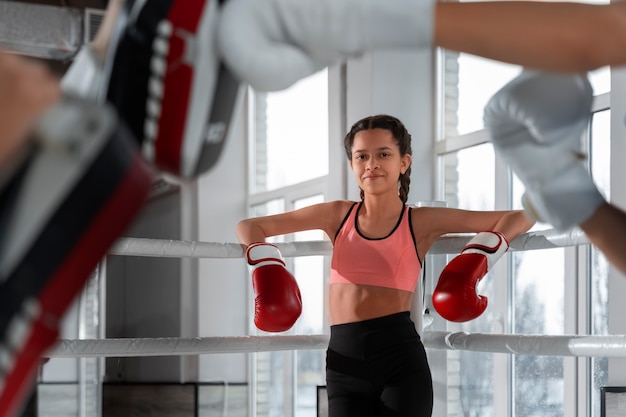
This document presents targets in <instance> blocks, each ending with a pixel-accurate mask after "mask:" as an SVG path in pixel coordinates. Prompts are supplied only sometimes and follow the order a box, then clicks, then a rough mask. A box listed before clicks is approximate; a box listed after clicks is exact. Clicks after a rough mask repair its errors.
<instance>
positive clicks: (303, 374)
mask: <svg viewBox="0 0 626 417" xmlns="http://www.w3.org/2000/svg"><path fill="white" fill-rule="evenodd" d="M323 201H324V196H322V195H316V196H313V197H309V198H305V199H301V200H297V201H295V202H294V208H295V209H298V208H301V207H306V206H310V205H312V204H317V203H321V202H323ZM322 239H324V233H323V232H322V231H321V230H311V231H307V232H299V233H296V234H295V239H294V240H295V241H318V240H322ZM294 275H295V277H296V280H297V281H298V285H299V286H300V292H301V293H302V315H301V316H300V318H299V319H298V321H297V323H296V333H298V334H321V333H324V287H325V280H324V277H325V273H324V257H323V256H305V257H298V258H294ZM295 354H296V357H297V373H298V374H297V377H296V384H297V393H296V416H297V417H317V386H318V385H324V384H325V373H324V370H325V366H326V362H325V354H326V352H325V351H324V350H315V349H308V350H300V351H297V352H295Z"/></svg>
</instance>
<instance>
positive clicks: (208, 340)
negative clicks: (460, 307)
mask: <svg viewBox="0 0 626 417" xmlns="http://www.w3.org/2000/svg"><path fill="white" fill-rule="evenodd" d="M472 236H473V235H453V236H444V237H442V238H440V239H439V240H437V241H436V242H435V244H434V245H433V246H432V248H431V250H430V251H429V254H453V253H458V252H460V250H461V249H462V248H463V246H465V244H466V243H467V242H468V241H469V240H470V239H471V237H472ZM588 243H589V242H588V240H587V239H586V237H585V235H584V233H583V232H582V231H581V230H579V229H572V230H570V231H567V232H558V231H556V230H554V229H549V230H542V231H537V232H528V233H525V234H522V235H520V236H518V237H517V238H516V239H515V240H513V241H512V242H511V246H510V250H511V251H527V250H536V249H550V248H557V247H566V246H575V245H582V244H588ZM276 245H277V246H278V247H279V249H280V250H281V252H282V254H283V256H285V257H294V256H314V255H330V254H331V253H332V246H331V244H330V242H328V241H309V242H292V243H277V244H276ZM109 254H110V255H123V256H148V257H175V258H181V257H182V258H231V259H232V258H242V257H243V256H244V252H243V248H242V246H241V245H239V244H236V243H216V242H190V241H176V240H166V239H138V238H122V239H119V240H118V241H117V242H116V243H115V244H114V245H113V247H112V248H111V250H110V251H109ZM328 339H329V337H328V335H324V334H317V335H275V336H235V337H195V338H176V337H166V338H124V339H79V340H60V341H59V343H58V345H57V346H56V347H54V348H53V349H52V350H50V351H49V352H48V353H47V354H46V355H45V356H46V357H49V358H69V357H72V358H78V357H80V358H87V357H147V356H182V355H201V354H214V353H245V352H262V351H279V350H307V349H326V347H327V345H328ZM422 339H423V342H424V345H425V346H426V347H427V348H432V349H447V350H467V351H476V352H493V353H509V354H519V355H539V356H544V355H545V356H599V357H626V335H609V336H588V335H559V336H552V335H518V334H483V333H474V334H468V333H464V332H456V333H448V332H440V331H427V332H424V334H423V337H422Z"/></svg>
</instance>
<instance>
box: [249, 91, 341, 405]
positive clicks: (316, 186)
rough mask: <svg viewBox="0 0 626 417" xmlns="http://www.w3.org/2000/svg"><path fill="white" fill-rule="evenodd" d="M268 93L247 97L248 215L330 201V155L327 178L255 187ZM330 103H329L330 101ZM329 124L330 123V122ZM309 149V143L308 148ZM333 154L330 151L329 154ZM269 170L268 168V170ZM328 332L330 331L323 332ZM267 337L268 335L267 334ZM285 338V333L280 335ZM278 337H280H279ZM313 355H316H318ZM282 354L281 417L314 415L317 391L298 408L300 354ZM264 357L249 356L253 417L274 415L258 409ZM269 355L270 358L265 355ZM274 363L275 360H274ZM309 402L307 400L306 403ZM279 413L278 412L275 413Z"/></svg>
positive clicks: (293, 265)
mask: <svg viewBox="0 0 626 417" xmlns="http://www.w3.org/2000/svg"><path fill="white" fill-rule="evenodd" d="M330 93H331V89H330V88H329V94H330ZM267 94H271V93H258V92H255V91H254V90H253V89H251V88H249V89H248V90H247V98H248V100H247V101H248V107H247V114H248V118H247V120H248V121H247V126H248V133H247V138H248V147H247V148H248V167H249V169H248V172H249V174H248V183H249V186H248V193H247V206H248V208H249V215H251V216H252V215H255V214H256V213H255V211H254V208H255V207H260V206H263V205H264V204H267V203H269V202H275V201H280V202H282V210H280V212H288V211H292V210H294V209H297V208H298V202H302V201H304V200H307V199H313V198H317V199H321V201H328V200H329V189H330V186H329V177H330V172H331V168H330V164H331V163H332V161H331V160H330V159H331V158H330V156H329V173H328V174H327V175H323V176H319V177H316V178H311V179H307V180H305V181H302V182H297V183H294V184H288V185H284V186H280V187H271V188H270V189H265V190H264V189H262V187H261V188H259V187H256V184H255V181H256V178H255V177H256V176H257V175H259V174H260V175H263V173H262V172H259V170H263V169H265V168H264V167H262V166H261V167H259V166H257V164H256V161H255V158H256V157H257V156H256V144H257V143H258V140H257V139H258V135H263V134H264V132H263V128H262V127H261V128H259V125H264V124H265V123H266V121H265V120H263V118H264V117H265V116H264V115H263V114H262V113H263V112H264V111H265V108H264V106H265V105H266V104H267V103H266V99H264V97H267ZM329 101H330V100H329ZM294 105H297V103H294ZM329 122H330V121H329ZM330 131H331V129H330V128H329V132H328V134H327V137H326V139H327V141H328V142H329V144H328V145H329V146H328V148H329V149H330V148H331V146H330V138H331V136H332V135H331V133H330ZM308 146H310V144H309V145H308ZM329 152H330V151H329ZM266 168H267V167H266ZM268 240H269V241H286V242H292V241H296V240H301V239H300V238H299V236H298V234H291V235H285V236H281V237H277V239H268ZM320 258H321V259H322V262H323V271H324V272H323V276H322V277H319V278H320V279H321V280H322V281H323V282H321V285H324V288H326V286H327V283H328V275H329V273H328V271H329V270H330V259H329V257H320ZM285 261H286V264H287V268H288V269H289V270H291V271H294V273H295V275H296V279H298V277H297V275H298V274H297V268H296V266H297V265H296V262H295V260H294V259H293V258H286V259H285ZM249 291H250V292H252V288H251V284H250V288H249ZM303 296H306V294H304V295H303ZM322 302H323V306H322V311H323V312H326V311H328V308H327V305H326V303H327V297H326V296H325V293H324V297H323V301H322ZM253 315H254V311H253V308H251V306H250V309H249V313H248V317H249V326H248V327H249V332H250V334H255V333H256V334H258V333H259V331H258V330H257V329H256V328H255V326H254V323H253V320H252V318H253ZM322 315H323V317H322V318H321V320H322V322H323V328H324V329H328V324H329V320H328V317H327V315H326V314H325V313H322ZM324 331H327V330H324ZM299 332H300V329H299V327H298V323H296V325H295V326H294V328H292V329H291V330H290V331H289V332H288V333H287V334H299ZM265 335H268V334H265ZM280 335H282V334H280ZM280 335H277V336H280ZM315 353H317V354H319V356H320V358H319V362H320V363H321V364H322V365H323V363H324V362H323V355H324V352H323V351H315ZM315 353H314V354H315ZM276 354H278V355H282V356H281V357H282V359H279V360H282V366H283V369H282V375H283V376H284V378H283V381H282V382H279V385H281V386H282V389H281V392H282V393H283V395H282V398H283V405H282V409H281V410H280V415H281V416H285V417H293V416H296V415H298V416H300V415H307V416H308V415H309V414H308V413H310V412H312V411H313V410H315V409H316V407H315V406H316V399H317V397H316V395H317V392H316V390H313V391H311V393H312V395H313V397H312V399H313V400H314V401H315V402H313V403H312V404H310V405H311V410H308V409H306V410H302V409H301V408H300V409H299V407H302V405H301V401H300V398H299V394H300V393H299V388H298V382H297V381H298V355H299V352H298V351H286V352H275V353H274V352H273V353H271V355H276ZM261 355H262V354H258V353H251V354H250V355H249V369H250V372H249V381H250V391H249V392H250V398H249V409H250V412H251V415H273V414H268V413H270V412H271V411H268V410H265V409H258V407H259V406H258V405H259V401H262V399H260V397H259V394H258V392H257V391H258V388H259V384H260V382H259V381H258V378H257V375H258V374H257V368H258V366H259V364H260V362H259V358H260V357H261ZM266 356H267V355H266ZM271 360H275V358H274V359H271ZM321 370H322V371H323V366H322V367H321ZM318 385H323V379H322V380H320V381H318ZM309 394H310V393H309V392H308V391H307V393H306V395H309ZM305 402H308V399H307V400H306V401H305ZM275 411H276V410H275Z"/></svg>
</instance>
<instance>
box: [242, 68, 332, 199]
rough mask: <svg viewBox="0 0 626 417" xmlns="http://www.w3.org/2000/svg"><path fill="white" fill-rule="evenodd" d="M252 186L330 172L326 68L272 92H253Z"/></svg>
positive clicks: (255, 190)
mask: <svg viewBox="0 0 626 417" xmlns="http://www.w3.org/2000/svg"><path fill="white" fill-rule="evenodd" d="M254 107H255V111H254V132H253V135H252V136H253V141H254V146H253V147H252V148H253V149H254V150H253V165H254V169H253V170H252V176H253V177H252V178H251V179H250V184H251V192H252V193H253V194H254V193H259V192H263V191H268V190H275V189H277V188H280V187H284V186H287V185H293V184H296V183H298V182H302V181H306V180H310V179H313V178H318V177H321V176H324V175H327V174H328V76H327V72H326V70H324V71H321V72H319V73H317V74H314V75H312V76H311V77H308V78H306V79H303V80H301V81H299V82H298V83H296V84H294V85H293V86H291V87H290V88H288V89H286V90H283V91H278V92H273V93H255V94H254Z"/></svg>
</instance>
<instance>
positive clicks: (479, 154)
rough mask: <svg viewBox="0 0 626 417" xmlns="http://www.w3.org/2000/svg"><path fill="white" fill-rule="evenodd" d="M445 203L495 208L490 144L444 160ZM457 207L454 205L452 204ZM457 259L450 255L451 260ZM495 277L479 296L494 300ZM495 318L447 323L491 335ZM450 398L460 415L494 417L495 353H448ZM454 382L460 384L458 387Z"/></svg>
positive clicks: (453, 328) (483, 285)
mask: <svg viewBox="0 0 626 417" xmlns="http://www.w3.org/2000/svg"><path fill="white" fill-rule="evenodd" d="M444 165H445V167H446V168H445V173H446V175H445V178H446V180H445V189H446V201H448V205H449V206H451V207H457V208H461V209H466V210H493V208H494V204H495V202H494V175H495V173H494V153H493V148H492V147H491V145H489V144H482V145H478V146H474V147H471V148H466V149H463V150H460V151H458V152H454V153H451V154H448V155H446V156H445V157H444ZM450 200H452V201H454V204H451V201H450ZM453 256H455V255H449V260H450V259H452V257H453ZM493 281H494V280H493V277H492V276H491V274H488V275H487V276H486V277H485V278H483V279H482V280H481V281H480V284H479V288H478V289H477V291H478V293H480V294H482V295H484V296H486V297H487V299H493V296H494V285H493ZM494 320H495V317H494V313H493V310H492V309H490V308H487V311H486V312H485V313H484V314H483V315H482V316H481V317H480V319H478V320H472V321H469V322H466V323H463V324H454V323H448V330H450V331H463V332H467V333H489V332H490V331H491V330H492V329H491V324H492V323H493V322H494ZM447 356H448V364H451V363H457V362H458V364H459V365H458V372H459V374H458V375H455V367H449V371H448V380H449V381H451V382H449V383H448V396H449V397H450V398H459V399H460V404H459V407H460V408H461V409H460V410H459V413H458V415H464V416H465V415H472V416H477V417H488V416H493V415H494V406H493V404H494V398H493V395H494V379H493V375H494V355H493V354H492V353H481V352H469V351H448V352H447ZM454 381H458V385H456V384H455V382H454Z"/></svg>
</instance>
